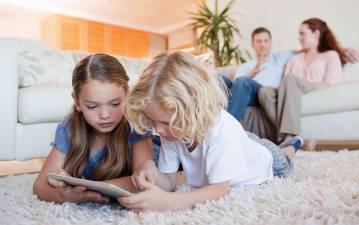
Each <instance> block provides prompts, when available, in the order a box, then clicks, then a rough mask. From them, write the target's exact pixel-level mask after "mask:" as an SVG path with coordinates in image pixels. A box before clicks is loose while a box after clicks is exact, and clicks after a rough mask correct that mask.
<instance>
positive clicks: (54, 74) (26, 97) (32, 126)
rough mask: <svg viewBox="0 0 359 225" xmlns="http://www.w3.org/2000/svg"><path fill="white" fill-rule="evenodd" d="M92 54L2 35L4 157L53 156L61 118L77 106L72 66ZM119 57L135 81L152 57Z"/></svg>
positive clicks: (0, 144)
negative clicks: (52, 145) (57, 49)
mask: <svg viewBox="0 0 359 225" xmlns="http://www.w3.org/2000/svg"><path fill="white" fill-rule="evenodd" d="M88 54H89V53H86V52H62V51H56V50H55V49H53V48H51V47H49V46H48V45H46V44H44V43H43V42H41V41H37V40H30V39H19V38H4V37H3V38H0V62H1V72H0V78H1V82H0V101H1V106H0V109H1V110H0V112H1V116H0V124H1V128H0V161H1V160H28V159H33V158H42V157H45V156H47V154H48V153H49V151H50V149H51V146H50V143H51V141H53V139H54V133H55V128H56V125H57V123H58V122H59V121H61V120H62V119H63V118H64V116H66V115H67V114H68V113H69V112H70V110H71V106H72V98H71V73H72V70H73V68H74V67H75V64H76V63H77V62H78V61H79V60H80V59H82V58H83V57H85V56H86V55H88ZM117 58H118V59H119V61H121V63H122V64H123V65H124V67H125V69H126V71H127V73H128V75H129V77H130V85H131V84H134V82H135V81H136V80H137V79H138V76H139V75H140V73H141V72H142V70H143V69H144V68H145V67H146V66H147V65H148V62H149V60H148V59H130V58H126V57H117Z"/></svg>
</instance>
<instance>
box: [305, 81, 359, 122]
mask: <svg viewBox="0 0 359 225" xmlns="http://www.w3.org/2000/svg"><path fill="white" fill-rule="evenodd" d="M357 96H359V80H357V81H349V82H345V83H342V84H339V85H335V86H331V87H326V88H320V89H317V90H315V91H312V92H309V93H307V94H305V95H304V96H303V102H302V106H303V107H302V112H301V115H302V116H308V115H317V114H326V113H335V112H344V111H351V110H358V109H359V101H356V100H354V99H356V98H357Z"/></svg>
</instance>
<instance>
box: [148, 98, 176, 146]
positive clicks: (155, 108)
mask: <svg viewBox="0 0 359 225" xmlns="http://www.w3.org/2000/svg"><path fill="white" fill-rule="evenodd" d="M144 113H145V116H146V117H147V118H148V119H150V120H151V125H152V127H154V128H155V130H156V132H157V133H158V134H159V135H160V136H161V137H163V138H165V139H166V140H168V141H175V140H177V139H178V137H179V135H178V132H176V129H175V128H173V127H172V128H171V127H170V120H171V117H172V115H173V113H172V112H169V111H165V110H162V108H161V107H160V106H159V105H158V104H157V103H156V102H151V103H150V104H149V105H148V106H147V108H146V110H145V112H144Z"/></svg>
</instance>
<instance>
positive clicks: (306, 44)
mask: <svg viewBox="0 0 359 225" xmlns="http://www.w3.org/2000/svg"><path fill="white" fill-rule="evenodd" d="M319 36H320V32H319V30H315V31H314V32H313V31H312V30H311V29H309V27H308V25H307V24H302V25H300V27H299V42H300V44H301V45H302V48H303V50H308V49H313V48H315V49H316V48H318V45H319Z"/></svg>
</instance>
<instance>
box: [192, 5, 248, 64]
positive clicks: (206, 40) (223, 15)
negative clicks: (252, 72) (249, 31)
mask: <svg viewBox="0 0 359 225" xmlns="http://www.w3.org/2000/svg"><path fill="white" fill-rule="evenodd" d="M234 3H235V0H232V1H230V2H229V3H228V4H227V5H226V6H225V7H224V9H223V10H221V11H219V9H218V1H217V0H215V2H214V9H213V10H211V9H210V8H209V7H208V5H207V4H206V3H205V1H202V3H200V4H199V9H198V11H197V12H196V13H191V15H192V17H191V19H192V20H193V22H192V24H191V25H192V27H193V29H194V31H195V33H198V32H199V36H198V38H197V40H196V41H197V43H196V44H197V46H198V47H199V48H200V50H201V51H203V50H207V49H210V50H211V51H212V52H213V57H214V64H215V66H216V67H221V66H227V65H229V64H230V63H231V62H232V61H233V60H234V61H235V62H236V64H239V63H243V62H245V61H246V58H250V56H249V53H248V51H246V50H244V49H241V47H240V45H239V44H237V45H234V44H233V38H234V37H235V35H238V37H240V32H239V29H238V27H237V25H236V23H235V21H234V20H232V19H231V18H230V15H229V13H230V11H231V8H232V7H233V5H234Z"/></svg>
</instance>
